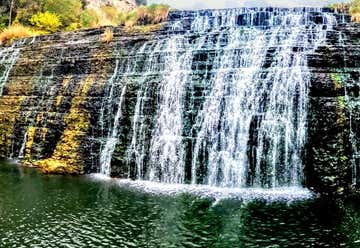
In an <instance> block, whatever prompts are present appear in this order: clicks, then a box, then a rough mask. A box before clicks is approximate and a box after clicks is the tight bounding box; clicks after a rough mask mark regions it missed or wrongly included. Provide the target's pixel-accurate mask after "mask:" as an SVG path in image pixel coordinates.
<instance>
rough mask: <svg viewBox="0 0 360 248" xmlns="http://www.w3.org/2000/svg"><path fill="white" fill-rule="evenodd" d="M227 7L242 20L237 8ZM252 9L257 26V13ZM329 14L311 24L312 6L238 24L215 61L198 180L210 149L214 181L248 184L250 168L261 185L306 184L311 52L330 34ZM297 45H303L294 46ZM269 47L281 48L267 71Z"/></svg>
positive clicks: (199, 141) (198, 149) (202, 119)
mask: <svg viewBox="0 0 360 248" xmlns="http://www.w3.org/2000/svg"><path fill="white" fill-rule="evenodd" d="M223 14H225V15H226V16H227V17H228V18H229V19H230V20H234V21H233V22H235V18H236V17H237V13H234V12H230V13H223ZM249 17H250V18H249V21H248V23H250V26H252V21H253V17H252V15H251V13H250V14H249ZM323 17H324V19H325V20H324V23H323V24H321V25H311V26H310V27H309V28H308V29H307V28H306V25H308V24H309V22H308V16H307V13H296V12H294V13H288V14H286V15H283V16H281V17H280V19H279V17H276V18H275V17H274V18H270V20H272V21H273V24H271V25H270V26H272V27H271V28H270V29H265V30H262V29H254V28H252V27H250V28H244V29H241V30H240V29H239V28H237V27H233V26H231V28H230V30H229V43H228V45H227V47H225V48H224V53H223V55H222V56H221V57H220V58H218V60H217V63H216V64H215V65H214V67H215V70H216V71H215V73H214V76H213V78H212V79H211V80H212V82H213V83H212V84H213V88H212V91H211V93H210V95H209V96H208V100H207V101H206V102H205V103H204V107H203V110H202V111H201V112H200V114H199V116H198V120H199V121H198V122H199V123H198V124H197V125H198V126H200V131H199V133H198V135H197V138H196V143H195V147H194V151H193V153H194V156H193V161H192V182H193V183H194V184H195V183H197V180H198V173H197V169H198V167H199V156H201V155H203V154H204V153H205V154H207V156H208V159H207V160H208V166H207V170H208V171H207V175H206V180H205V184H208V185H213V186H223V187H243V186H245V185H246V184H248V183H249V182H247V180H249V179H248V178H247V174H248V173H249V172H251V173H252V174H253V176H252V178H251V179H250V181H251V182H250V184H251V185H254V186H268V187H279V186H284V185H300V184H301V178H302V161H301V152H302V149H303V145H304V142H305V137H306V127H305V125H306V117H307V96H308V84H309V80H310V79H309V72H308V70H307V63H306V54H307V53H311V52H314V51H315V49H316V48H317V47H318V46H319V45H321V44H322V43H323V42H324V41H325V38H326V32H327V30H328V29H329V28H331V26H332V25H333V24H334V18H332V17H331V16H330V15H327V14H324V16H323ZM204 21H205V22H206V21H207V19H206V18H204ZM275 23H279V24H278V25H274V24H275ZM273 25H274V26H273ZM324 25H327V26H324ZM199 26H206V24H203V25H199ZM325 27H326V28H325ZM294 47H300V48H302V49H303V51H301V52H297V51H294V50H293V48H294ZM270 48H273V49H274V51H273V55H272V56H273V57H272V62H271V65H270V67H269V68H268V69H267V71H266V73H264V69H263V68H264V64H265V63H266V62H267V61H266V60H267V59H268V57H267V51H268V50H269V49H270ZM215 61H216V60H215ZM254 120H256V121H257V122H256V128H255V131H257V136H258V138H257V140H256V144H257V145H256V146H254V147H253V150H252V151H251V153H252V154H253V156H254V157H256V167H255V168H249V163H250V161H249V151H248V149H249V145H248V143H249V142H250V139H249V134H250V133H251V124H252V122H253V121H254ZM262 167H263V168H262ZM264 167H265V168H264ZM250 170H252V171H250ZM201 176H204V175H201Z"/></svg>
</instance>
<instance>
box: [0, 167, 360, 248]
mask: <svg viewBox="0 0 360 248" xmlns="http://www.w3.org/2000/svg"><path fill="white" fill-rule="evenodd" d="M0 246H1V247H22V246H23V247H66V246H67V247H219V248H220V247H221V248H222V247H331V248H332V247H359V246H360V206H359V204H358V202H355V201H347V202H335V201H331V200H327V199H316V200H308V201H298V202H292V203H287V202H277V203H267V202H265V201H252V202H248V203H241V202H239V201H236V200H223V201H221V202H218V203H216V204H215V203H214V201H213V200H212V199H206V198H199V197H196V196H193V195H190V194H181V195H178V196H160V195H156V194H148V193H143V192H140V191H136V190H133V189H128V188H126V187H119V186H117V185H116V184H114V183H111V182H103V181H102V182H99V181H95V180H92V179H89V178H87V177H71V176H53V175H40V174H39V173H38V172H37V171H36V170H34V169H27V168H21V167H18V166H16V165H13V164H9V163H4V162H3V163H1V165H0Z"/></svg>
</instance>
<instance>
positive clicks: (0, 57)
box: [0, 40, 25, 96]
mask: <svg viewBox="0 0 360 248" xmlns="http://www.w3.org/2000/svg"><path fill="white" fill-rule="evenodd" d="M24 42H25V40H22V41H20V42H14V44H13V45H12V46H11V47H7V48H3V49H0V96H1V95H2V94H3V90H4V86H5V84H6V82H7V80H8V78H9V75H10V72H11V69H12V68H13V66H14V65H15V63H16V61H17V60H18V58H19V56H20V47H19V46H20V45H21V44H23V43H24Z"/></svg>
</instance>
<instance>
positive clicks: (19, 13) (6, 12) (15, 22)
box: [0, 0, 169, 45]
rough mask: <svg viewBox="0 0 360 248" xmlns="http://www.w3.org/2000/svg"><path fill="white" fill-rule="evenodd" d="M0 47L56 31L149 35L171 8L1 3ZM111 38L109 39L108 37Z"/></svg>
mask: <svg viewBox="0 0 360 248" xmlns="http://www.w3.org/2000/svg"><path fill="white" fill-rule="evenodd" d="M0 4H1V7H0V45H3V44H8V43H10V42H12V41H13V40H15V39H18V38H24V37H29V36H34V35H39V34H49V33H54V32H57V31H74V30H78V29H84V28H97V27H101V26H118V25H120V26H124V27H126V28H127V29H128V31H139V32H146V31H151V30H154V29H157V28H160V27H161V25H159V24H160V23H162V22H164V21H165V20H166V19H167V16H168V13H169V6H167V5H163V4H159V5H151V6H139V7H137V8H135V9H133V10H131V11H129V12H124V11H122V10H120V9H117V8H116V7H114V6H103V7H100V8H96V9H90V8H87V6H85V5H84V1H82V0H0ZM108 37H109V36H108Z"/></svg>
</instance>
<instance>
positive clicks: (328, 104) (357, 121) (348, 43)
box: [305, 24, 360, 193]
mask: <svg viewBox="0 0 360 248" xmlns="http://www.w3.org/2000/svg"><path fill="white" fill-rule="evenodd" d="M359 37H360V25H359V24H346V25H338V26H337V27H335V28H334V30H333V31H332V32H330V33H329V35H328V41H327V46H323V47H321V48H319V49H318V51H317V52H316V54H313V55H310V61H309V65H310V67H311V71H312V74H311V76H312V85H311V92H310V116H309V121H308V123H309V124H308V132H309V134H308V136H309V138H308V145H307V148H308V149H307V152H306V155H305V161H306V164H307V165H306V175H307V176H306V178H307V185H311V186H314V187H315V188H317V189H318V190H320V191H322V192H334V191H337V192H338V193H342V192H343V191H344V190H349V189H350V188H352V187H355V185H359V180H360V174H359V166H360V160H359V152H358V151H359V148H360V147H359V145H360V139H359V138H360V136H359V134H360V133H359V132H360V126H359V125H360V118H359V117H360V116H359V114H360V108H359V107H360V105H359V103H360V101H359V100H360V99H359V89H360V71H359V66H360V46H359V45H360V39H359Z"/></svg>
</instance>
